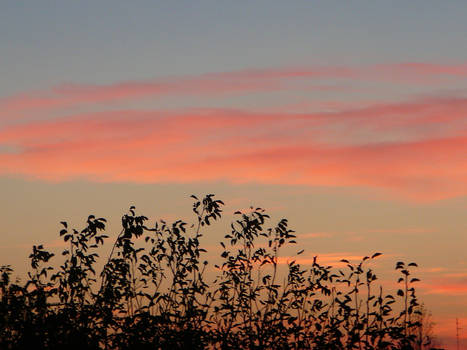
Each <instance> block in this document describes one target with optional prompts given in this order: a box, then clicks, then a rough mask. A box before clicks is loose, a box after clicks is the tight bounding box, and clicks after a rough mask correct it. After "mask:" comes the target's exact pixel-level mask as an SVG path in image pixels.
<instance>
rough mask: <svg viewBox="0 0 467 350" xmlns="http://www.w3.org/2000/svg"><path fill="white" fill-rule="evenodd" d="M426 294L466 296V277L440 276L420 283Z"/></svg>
mask: <svg viewBox="0 0 467 350" xmlns="http://www.w3.org/2000/svg"><path fill="white" fill-rule="evenodd" d="M422 288H423V289H424V290H425V293H426V294H443V295H452V296H467V278H447V277H445V278H442V279H434V280H431V281H429V282H427V283H422Z"/></svg>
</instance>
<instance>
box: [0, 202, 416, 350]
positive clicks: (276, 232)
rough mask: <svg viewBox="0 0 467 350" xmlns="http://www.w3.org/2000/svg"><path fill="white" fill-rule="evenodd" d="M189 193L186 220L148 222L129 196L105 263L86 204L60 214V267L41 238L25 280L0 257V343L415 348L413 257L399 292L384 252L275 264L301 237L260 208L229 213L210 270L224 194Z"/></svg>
mask: <svg viewBox="0 0 467 350" xmlns="http://www.w3.org/2000/svg"><path fill="white" fill-rule="evenodd" d="M192 198H193V200H194V202H193V212H194V214H195V223H194V224H192V225H189V224H188V223H186V222H183V221H181V220H177V221H175V222H173V223H167V222H164V221H162V220H160V221H158V222H156V223H155V224H154V225H152V226H149V225H147V222H148V218H147V217H145V216H142V215H137V214H136V211H135V208H134V207H131V208H130V209H129V212H128V213H127V214H125V215H123V217H122V230H121V232H120V234H119V235H118V236H117V238H116V239H115V241H114V244H113V247H112V250H111V253H110V255H109V256H108V257H107V258H106V260H105V261H104V262H103V268H102V270H101V271H100V273H98V272H97V271H96V266H97V265H98V258H99V256H98V253H97V251H99V249H100V248H101V246H102V245H103V244H104V242H105V241H106V240H108V239H109V237H108V236H107V235H106V234H104V233H105V227H106V220H105V219H104V218H97V217H95V216H93V215H90V216H89V217H88V219H87V220H86V225H85V228H84V229H82V230H80V231H79V230H75V229H71V228H69V227H68V224H67V223H66V222H62V223H61V224H62V225H63V229H62V230H61V231H60V236H61V237H62V238H63V240H64V242H66V244H67V248H66V249H65V250H64V251H63V252H62V255H63V259H64V262H63V264H61V265H60V266H59V267H52V266H51V265H50V262H51V260H52V258H53V257H54V254H52V253H50V252H48V251H46V250H45V249H44V247H43V246H42V245H39V246H33V251H32V253H31V255H30V256H29V258H30V260H31V272H29V273H28V278H27V281H26V282H25V283H20V282H19V281H16V282H14V283H13V282H12V281H11V280H10V279H11V275H12V273H13V271H12V269H11V267H10V266H9V265H6V266H3V267H1V270H0V274H1V278H0V292H1V303H0V349H360V350H361V349H413V348H415V344H416V334H417V327H419V322H418V321H417V320H418V319H419V317H416V314H417V313H419V303H418V300H417V297H416V294H415V289H414V287H413V283H415V282H417V281H418V279H417V278H413V277H412V269H413V268H414V267H416V266H417V265H416V264H415V263H409V264H405V263H404V262H397V264H396V270H398V271H399V272H400V278H399V281H398V283H399V285H400V288H399V289H398V291H397V293H396V295H394V296H393V295H391V294H385V293H384V292H383V288H382V287H381V286H377V285H375V283H376V282H375V281H376V280H377V277H376V275H375V273H374V272H373V271H372V269H371V268H369V267H368V264H369V262H370V261H371V260H373V259H376V258H377V257H378V256H379V255H381V254H380V253H375V254H373V255H371V256H366V257H364V258H363V259H362V260H361V261H360V262H358V263H357V264H352V263H351V262H349V261H347V260H342V262H343V263H344V264H345V265H346V268H345V269H341V270H336V269H334V268H333V267H332V266H323V265H320V264H319V262H318V260H317V258H316V257H315V259H314V261H313V263H312V265H311V268H310V267H308V268H305V267H302V266H301V265H300V264H298V263H297V262H295V261H289V262H287V265H286V267H287V271H286V273H285V274H281V272H280V271H279V265H280V262H281V260H280V251H281V249H282V248H283V247H285V246H290V245H292V244H294V243H295V238H296V237H295V235H294V234H293V233H294V232H293V231H292V230H291V229H289V227H288V222H287V220H286V219H282V220H280V221H279V223H278V224H277V225H276V226H273V227H270V228H269V227H267V226H268V224H269V221H270V218H269V216H268V215H267V214H266V213H265V212H264V210H262V209H261V208H256V209H252V210H251V211H250V212H246V213H242V212H236V213H235V217H236V218H235V220H234V222H233V223H232V224H231V232H230V233H228V234H227V235H225V237H224V240H223V241H222V242H220V244H221V247H222V252H221V256H220V258H221V259H222V263H220V264H217V265H215V266H213V267H214V268H215V271H216V274H217V276H216V278H215V279H212V280H211V281H208V278H207V277H206V271H207V269H208V268H211V265H209V263H208V261H206V260H204V259H203V255H204V254H205V253H206V250H205V249H203V248H202V245H201V239H202V237H203V231H204V228H205V227H206V226H208V225H211V224H212V222H213V221H215V220H218V219H220V218H221V216H222V207H223V204H224V203H223V202H222V201H220V200H218V199H215V197H214V195H212V194H209V195H207V196H205V197H204V198H203V199H198V198H197V197H196V196H192ZM302 252H303V251H299V252H298V253H297V254H298V255H299V254H301V253H302ZM280 281H283V282H280Z"/></svg>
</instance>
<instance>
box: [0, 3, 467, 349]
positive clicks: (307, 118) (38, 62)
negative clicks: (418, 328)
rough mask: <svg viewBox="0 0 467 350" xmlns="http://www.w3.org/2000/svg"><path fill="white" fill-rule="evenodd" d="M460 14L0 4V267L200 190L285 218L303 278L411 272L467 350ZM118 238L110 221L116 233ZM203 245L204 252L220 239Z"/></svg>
mask: <svg viewBox="0 0 467 350" xmlns="http://www.w3.org/2000/svg"><path fill="white" fill-rule="evenodd" d="M466 14H467V2H465V1H454V0H453V1H430V0H424V1H410V2H406V1H386V2H383V1H374V2H365V1H352V2H341V1H332V0H330V1H325V2H324V1H320V2H319V1H291V2H284V1H272V0H271V1H248V2H247V1H235V2H233V1H196V2H194V1H177V2H162V1H142V0H141V1H131V2H129V1H120V0H113V1H98V2H97V1H86V0H83V1H79V2H78V1H49V0H43V1H40V2H38V1H9V0H4V1H2V2H0V52H1V55H0V76H1V79H0V188H1V192H2V200H1V202H0V220H1V221H2V223H3V227H2V229H1V231H0V232H1V235H0V257H1V261H0V264H11V265H12V266H13V267H15V269H16V270H17V271H18V273H23V272H24V271H26V268H27V265H26V262H25V261H26V258H27V256H28V252H29V249H30V247H31V245H32V244H36V243H45V244H46V246H50V247H52V248H54V247H55V248H58V247H59V246H60V244H59V241H58V236H57V233H58V231H59V229H60V227H59V221H62V220H67V221H69V222H70V223H72V224H74V225H75V226H79V225H82V223H83V222H84V220H85V218H87V215H88V214H89V213H93V214H97V215H99V216H104V217H107V218H109V220H110V221H111V223H110V231H112V230H114V231H115V232H116V231H117V230H118V223H119V216H120V215H122V214H123V213H125V211H126V210H127V208H128V207H129V206H130V205H135V206H136V207H137V208H138V210H140V211H141V212H142V213H144V214H145V215H146V216H149V217H150V218H151V219H153V220H156V219H160V218H165V219H167V220H174V219H176V218H179V217H183V218H184V217H187V218H190V205H191V202H190V200H189V198H188V197H189V195H190V194H192V193H195V194H199V195H202V194H204V193H215V194H216V195H217V197H219V198H220V199H223V200H224V201H225V202H226V210H225V211H226V220H227V221H228V220H230V219H231V218H232V213H233V212H234V211H235V210H237V209H242V208H248V207H249V206H250V205H253V206H255V207H256V206H260V207H263V208H265V209H266V210H267V211H268V212H269V213H270V214H271V216H272V218H273V220H276V221H278V220H279V219H280V218H282V217H286V218H288V219H289V222H290V225H291V226H292V227H293V228H294V229H295V230H296V232H297V236H298V241H299V242H300V246H301V247H303V248H305V249H306V251H305V253H304V254H303V255H301V256H303V259H304V260H303V262H304V263H306V261H307V259H308V261H309V259H310V258H311V257H313V256H314V255H318V256H320V257H321V259H322V261H324V262H330V263H336V262H337V261H338V260H339V259H341V258H345V257H349V258H351V259H354V260H356V259H358V258H359V257H363V256H365V255H367V254H369V253H372V252H375V251H379V252H382V253H383V254H384V255H383V257H382V258H381V260H379V261H378V262H377V263H376V266H375V269H376V271H379V272H380V273H381V275H382V281H383V282H384V283H388V284H389V283H392V282H391V281H392V280H395V279H396V278H397V277H396V275H395V273H394V272H393V268H394V265H395V262H396V261H398V260H401V259H403V260H406V261H416V262H417V263H418V265H419V268H418V270H417V277H419V278H420V279H421V282H420V284H419V294H420V296H421V298H422V300H423V301H424V302H425V304H426V305H427V307H428V309H429V310H431V312H432V313H433V318H434V320H435V322H436V323H437V325H436V333H438V335H439V340H440V342H442V343H443V344H444V346H446V347H447V348H454V344H455V339H454V335H455V319H456V318H458V319H459V320H460V323H461V326H462V325H463V328H464V331H463V332H464V333H463V335H462V333H461V337H462V341H463V342H464V344H466V345H465V346H467V335H466V334H467V333H465V332H466V331H465V329H467V254H466V250H465V247H466V246H467V238H466V228H467V220H466V217H467V215H466V210H467V41H466V40H465V33H466V32H467V22H466V21H465V15H466ZM112 222H113V223H112ZM227 230H228V226H225V225H224V226H222V224H219V225H218V226H216V227H215V229H213V231H212V232H210V234H209V236H208V237H206V245H207V246H213V247H214V246H215V245H216V244H217V243H218V242H219V241H220V240H221V239H222V237H223V236H224V234H225V233H227Z"/></svg>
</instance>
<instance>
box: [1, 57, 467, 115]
mask: <svg viewBox="0 0 467 350" xmlns="http://www.w3.org/2000/svg"><path fill="white" fill-rule="evenodd" d="M465 76H467V64H465V63H461V64H451V65H449V64H429V63H400V64H387V65H370V66H360V67H358V66H348V67H346V66H327V67H326V66H321V67H320V66H315V67H298V68H290V67H288V68H271V69H246V70H239V71H233V72H224V73H210V74H202V75H198V76H182V77H172V78H159V79H152V80H145V81H127V82H118V83H114V84H108V85H91V84H88V85H86V84H73V83H68V84H63V85H60V86H56V87H53V88H51V89H45V90H40V91H32V92H25V93H19V94H17V95H14V96H10V97H4V98H2V99H0V118H1V119H4V120H14V119H17V118H20V117H24V115H25V114H26V115H28V114H29V113H31V112H34V113H38V112H41V111H46V112H47V111H52V110H55V109H62V108H68V107H72V106H77V105H86V104H95V103H99V104H102V103H110V102H113V101H125V100H138V99H141V98H146V97H157V96H186V95H195V96H208V97H209V96H213V97H215V96H219V95H220V94H238V93H240V94H248V93H253V92H265V91H266V92H267V91H276V90H287V89H291V88H294V85H293V84H294V82H298V81H311V82H316V83H318V80H323V79H352V80H353V81H354V80H356V79H364V80H377V81H378V80H383V81H393V82H397V81H412V82H420V81H422V82H423V83H424V84H426V83H427V82H429V81H431V80H433V78H436V79H438V80H439V79H441V78H462V77H465ZM332 85H335V83H333V84H332ZM327 87H329V86H326V84H324V85H323V83H322V82H320V83H319V85H316V86H315V88H316V89H317V90H323V89H325V88H327ZM296 88H299V86H296Z"/></svg>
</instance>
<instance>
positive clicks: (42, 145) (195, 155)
mask: <svg viewBox="0 0 467 350" xmlns="http://www.w3.org/2000/svg"><path fill="white" fill-rule="evenodd" d="M466 109H467V99H439V98H433V99H424V100H417V101H409V102H405V103H397V104H389V103H388V104H385V105H373V106H369V107H364V106H362V107H360V108H354V109H348V110H342V111H336V112H333V113H331V112H328V113H309V114H303V113H302V114H294V113H276V114H273V113H253V112H248V111H239V110H222V109H211V110H209V109H204V110H203V109H192V110H185V111H150V110H147V111H138V110H125V111H112V112H101V113H89V114H82V115H76V116H72V117H64V118H58V119H54V120H48V121H35V122H29V123H23V124H16V125H10V126H6V127H4V128H3V129H1V130H0V146H3V147H4V148H3V149H10V150H13V151H10V152H5V151H4V152H3V153H1V152H0V174H19V175H22V176H27V177H34V178H40V179H47V180H51V181H63V180H69V179H74V178H86V179H90V180H94V181H134V182H145V183H154V182H193V181H230V182H234V183H245V182H256V183H267V184H279V185H306V186H336V187H344V186H345V187H352V186H358V187H360V186H363V187H367V188H374V189H379V190H383V191H385V192H386V193H388V194H392V195H395V196H399V197H405V198H409V199H411V200H417V201H430V200H436V199H443V198H450V197H454V196H462V195H465V194H466V192H467V186H466V185H467V180H466V179H467V176H466V175H467V164H466V162H465V154H466V150H467V118H466V117H465V115H464V111H465V110H466Z"/></svg>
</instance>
